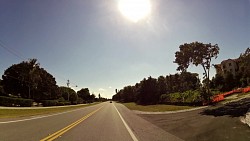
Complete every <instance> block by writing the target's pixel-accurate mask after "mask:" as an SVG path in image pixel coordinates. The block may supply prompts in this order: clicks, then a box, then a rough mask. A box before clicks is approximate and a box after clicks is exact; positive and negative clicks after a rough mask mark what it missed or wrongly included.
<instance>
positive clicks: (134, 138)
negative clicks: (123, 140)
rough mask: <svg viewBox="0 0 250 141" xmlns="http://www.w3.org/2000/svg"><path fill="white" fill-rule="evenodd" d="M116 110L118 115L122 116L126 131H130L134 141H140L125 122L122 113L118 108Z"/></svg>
mask: <svg viewBox="0 0 250 141" xmlns="http://www.w3.org/2000/svg"><path fill="white" fill-rule="evenodd" d="M113 105H114V107H115V104H113ZM115 109H116V111H117V113H118V115H119V116H120V118H121V120H122V122H123V124H124V125H125V127H126V129H127V130H128V132H129V134H130V136H131V138H132V139H133V141H138V139H137V138H136V137H135V134H134V133H133V132H132V130H131V129H130V128H129V126H128V124H127V123H126V122H125V120H124V119H123V117H122V116H121V114H120V112H119V111H118V110H117V108H116V107H115Z"/></svg>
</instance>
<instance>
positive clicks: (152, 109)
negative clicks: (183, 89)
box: [122, 102, 195, 112]
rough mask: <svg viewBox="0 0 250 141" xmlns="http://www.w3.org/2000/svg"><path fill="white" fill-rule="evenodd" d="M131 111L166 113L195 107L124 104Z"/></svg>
mask: <svg viewBox="0 0 250 141" xmlns="http://www.w3.org/2000/svg"><path fill="white" fill-rule="evenodd" d="M122 104H123V105H125V106H126V107H127V108H128V109H130V110H136V111H144V112H166V111H178V110H186V109H192V108H195V107H192V106H176V105H164V104H159V105H146V106H144V105H137V104H135V103H133V102H132V103H122Z"/></svg>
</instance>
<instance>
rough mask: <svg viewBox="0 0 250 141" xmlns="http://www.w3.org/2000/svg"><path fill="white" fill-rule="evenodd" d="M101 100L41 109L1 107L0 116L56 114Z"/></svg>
mask: <svg viewBox="0 0 250 141" xmlns="http://www.w3.org/2000/svg"><path fill="white" fill-rule="evenodd" d="M98 103H99V102H96V103H92V104H86V105H76V106H68V107H49V108H40V109H0V118H17V117H28V116H37V115H45V114H54V113H60V112H65V111H70V110H75V109H79V108H83V107H87V106H92V105H95V104H98Z"/></svg>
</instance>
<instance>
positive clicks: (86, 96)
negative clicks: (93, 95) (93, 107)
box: [77, 88, 90, 102]
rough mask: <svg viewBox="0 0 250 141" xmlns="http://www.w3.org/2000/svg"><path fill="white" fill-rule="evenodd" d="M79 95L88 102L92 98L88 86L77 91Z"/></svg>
mask: <svg viewBox="0 0 250 141" xmlns="http://www.w3.org/2000/svg"><path fill="white" fill-rule="evenodd" d="M77 95H78V97H80V98H82V99H83V100H84V101H86V102H89V100H90V93H89V89H88V88H82V89H81V90H79V91H77Z"/></svg>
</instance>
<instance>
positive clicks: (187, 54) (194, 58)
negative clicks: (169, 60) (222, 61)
mask: <svg viewBox="0 0 250 141" xmlns="http://www.w3.org/2000/svg"><path fill="white" fill-rule="evenodd" d="M179 48H180V51H177V52H176V53H175V61H174V63H177V64H178V67H177V71H182V72H186V71H187V68H188V67H189V65H190V64H193V65H195V66H198V65H201V66H202V68H203V70H204V73H203V74H204V76H203V79H205V80H209V73H210V67H211V61H212V58H215V59H216V58H217V55H218V54H219V47H218V45H217V44H215V45H212V44H211V43H209V44H203V43H201V42H192V43H189V44H188V43H185V44H183V45H180V46H179ZM205 82H206V87H205V89H206V92H207V94H211V93H210V88H209V82H210V81H205ZM208 97H209V96H208Z"/></svg>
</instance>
